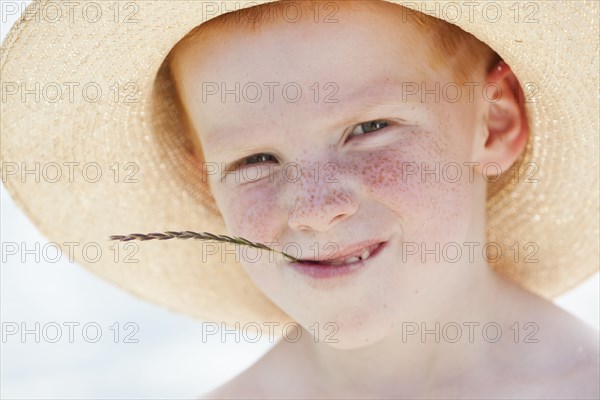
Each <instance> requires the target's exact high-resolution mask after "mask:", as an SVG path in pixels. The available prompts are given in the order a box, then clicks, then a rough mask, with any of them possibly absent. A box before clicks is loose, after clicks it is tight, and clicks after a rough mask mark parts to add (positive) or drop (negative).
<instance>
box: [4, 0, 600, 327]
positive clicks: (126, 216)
mask: <svg viewBox="0 0 600 400" xmlns="http://www.w3.org/2000/svg"><path fill="white" fill-rule="evenodd" d="M257 3H264V1H253V2H243V1H242V2H236V4H237V5H238V7H239V6H242V7H243V6H245V5H248V6H250V5H255V4H257ZM399 3H402V2H399ZM409 3H411V4H413V7H414V5H415V4H416V3H414V2H409ZM60 4H61V3H56V2H46V1H36V2H34V3H32V4H31V5H30V6H29V7H28V8H27V10H26V12H25V14H24V17H23V18H21V20H20V21H18V22H17V23H16V24H15V25H14V26H13V28H12V29H11V31H10V32H9V34H8V35H7V37H6V39H5V41H4V43H3V45H2V53H1V73H2V91H3V92H2V97H3V98H2V102H1V104H0V105H1V115H2V121H1V141H2V148H1V153H0V154H1V160H2V163H3V164H2V165H3V180H4V181H5V185H6V187H7V189H8V191H9V192H10V194H11V195H12V196H13V198H14V199H15V201H16V203H17V204H18V205H19V206H20V207H21V208H22V209H23V210H24V211H25V213H26V214H27V215H28V217H29V218H30V219H31V220H32V221H33V222H34V223H35V224H36V225H37V226H38V228H39V229H40V231H41V232H42V233H43V234H44V235H45V236H46V237H47V238H48V239H49V240H51V241H53V242H56V243H58V244H59V245H61V247H63V249H65V250H66V249H67V247H66V246H67V245H66V244H65V243H67V242H77V244H76V245H72V246H73V247H72V249H73V254H74V257H75V260H76V261H77V262H78V263H80V264H81V265H83V266H84V267H85V268H87V269H89V270H90V271H92V272H93V273H95V274H97V275H99V276H101V277H103V278H105V279H107V280H109V281H110V282H113V283H114V284H116V285H118V286H121V287H123V288H124V289H126V290H128V291H130V292H131V293H133V294H135V295H137V296H139V297H141V298H143V299H146V300H148V301H151V302H153V303H156V304H159V305H162V306H164V307H167V308H169V309H171V310H174V311H176V312H180V313H183V314H187V315H189V316H193V317H196V318H199V319H203V320H208V321H225V322H227V323H230V324H233V323H234V322H236V321H237V322H240V323H241V324H244V323H246V322H250V321H254V322H256V321H278V322H281V323H285V322H288V321H291V319H290V317H289V316H287V315H286V314H285V313H284V312H283V311H281V310H280V309H279V308H278V307H276V306H275V305H274V304H273V303H272V302H271V301H270V300H269V299H268V298H266V297H265V296H264V295H263V294H262V293H261V292H260V291H259V289H258V288H257V287H256V286H255V285H254V283H253V282H252V281H251V280H250V278H249V277H248V276H247V275H246V273H245V272H244V271H243V269H242V267H241V265H240V264H239V263H237V262H236V261H235V257H234V256H233V255H232V254H227V255H223V254H221V255H214V256H210V257H206V256H204V257H203V251H204V253H206V252H207V247H206V246H201V245H199V242H189V241H166V242H161V243H160V244H159V243H155V242H147V243H139V244H138V245H137V246H135V245H133V244H132V243H130V247H128V248H127V247H124V246H123V244H122V243H121V244H117V242H110V241H108V240H107V238H108V237H109V236H110V235H113V234H126V233H132V232H161V231H166V230H193V231H208V232H213V233H227V231H226V229H225V226H224V224H223V221H222V219H221V217H220V215H219V213H218V211H217V209H216V207H215V203H214V200H213V199H212V197H211V195H210V193H209V192H208V191H207V189H206V185H205V184H204V183H203V177H202V174H200V173H198V165H196V164H195V163H194V158H193V156H192V143H191V142H190V140H189V139H188V138H187V136H185V135H183V134H181V132H182V125H181V124H180V123H179V122H178V115H177V109H176V108H174V107H173V105H172V104H173V102H172V101H171V100H172V99H170V97H169V96H172V95H173V93H172V87H171V86H170V82H169V81H167V80H165V75H164V70H163V69H161V65H163V61H164V59H165V56H166V55H167V54H168V53H169V51H170V50H171V48H172V47H173V46H174V45H175V44H176V43H177V42H178V41H179V40H180V39H181V38H182V37H183V36H185V34H186V33H188V32H189V31H190V30H191V29H193V28H194V27H196V26H197V25H199V24H200V23H202V22H204V21H205V20H207V19H209V18H212V17H214V16H216V15H219V14H221V13H223V12H226V11H230V10H232V9H233V8H234V7H233V5H232V4H231V3H228V5H229V6H230V7H227V8H225V7H224V6H225V5H226V4H225V3H224V2H210V4H208V3H207V2H203V1H153V2H136V3H132V2H129V3H126V4H125V3H115V4H116V5H117V7H116V6H115V4H113V2H93V3H89V4H87V3H83V4H81V3H78V4H79V6H78V7H80V8H75V9H74V10H73V12H68V9H67V8H66V7H63V6H61V5H60ZM485 4H486V5H485V6H483V5H481V4H480V5H479V6H477V7H476V8H474V9H473V12H469V10H470V8H469V6H467V5H465V4H463V3H462V2H456V1H453V2H447V1H438V2H436V5H435V6H434V5H432V3H427V5H426V6H424V7H423V8H422V9H420V11H423V12H425V13H427V14H430V15H432V16H435V17H439V18H442V19H445V20H447V21H448V22H451V23H455V24H456V25H458V26H460V27H461V28H462V29H464V30H465V31H467V32H470V33H472V34H473V35H475V36H476V37H477V38H479V39H480V40H482V41H483V42H485V43H487V44H488V45H489V46H490V47H492V48H493V49H494V50H496V51H497V52H498V53H499V54H500V56H502V57H503V59H504V60H505V61H506V62H507V63H508V64H509V65H510V66H511V68H512V69H513V71H514V72H515V74H516V75H517V77H518V78H519V80H520V82H521V83H522V84H523V85H524V86H526V85H529V86H526V87H525V88H524V89H525V94H526V95H527V96H533V97H534V98H530V100H532V101H530V102H527V103H526V107H527V112H528V116H529V118H530V127H531V138H530V140H529V143H528V145H527V148H526V151H525V152H524V154H523V156H522V157H521V159H520V160H519V162H517V163H516V164H515V165H514V166H513V169H514V168H519V169H520V171H511V172H509V173H506V174H504V175H503V176H502V179H500V180H499V181H497V182H494V183H490V184H489V195H488V239H489V240H491V241H494V242H496V243H499V244H501V245H502V246H503V251H504V252H505V254H513V253H511V251H514V250H511V249H510V246H512V245H513V244H514V243H515V242H516V243H518V244H520V245H523V244H525V243H529V242H534V243H536V244H537V246H539V247H538V251H537V252H536V254H535V258H536V259H538V260H539V262H537V263H519V264H514V263H510V262H508V261H510V258H511V257H503V260H504V262H503V263H502V264H501V265H496V266H495V268H496V269H497V270H498V272H500V273H503V274H505V275H507V276H510V277H511V278H512V279H514V280H516V281H517V282H519V283H520V284H521V285H523V286H524V287H526V288H527V289H529V290H531V291H533V292H535V293H538V294H540V295H542V296H545V297H547V298H551V297H553V296H556V295H558V294H560V293H562V292H563V291H565V290H567V289H569V288H571V287H573V286H575V285H577V284H578V283H579V282H581V281H582V280H583V279H585V278H587V277H589V276H590V275H591V274H593V273H594V272H595V271H597V270H598V263H599V249H598V237H599V218H598V217H599V189H598V183H599V180H598V177H599V172H598V171H599V168H598V159H599V157H598V115H600V112H599V109H598V108H599V107H598V105H599V102H598V58H599V57H598V3H597V2H596V1H588V2H571V1H552V2H542V1H540V2H528V3H526V4H521V3H518V4H519V7H521V8H519V9H518V10H517V9H515V4H517V3H514V2H491V3H485ZM489 4H493V6H491V5H489ZM60 7H63V8H62V9H59V8H60ZM76 7H77V6H76ZM86 7H87V9H86V10H83V9H84V8H86ZM115 7H116V8H118V10H117V9H115ZM119 7H120V8H119ZM492 8H493V9H492ZM56 10H59V11H61V12H62V15H61V16H60V18H57V11H56ZM82 11H85V12H82ZM117 11H118V12H117ZM457 11H460V12H457ZM94 20H96V21H94ZM536 20H537V22H536ZM36 85H37V86H36ZM70 88H71V89H70ZM59 90H60V92H59ZM70 90H72V93H73V95H72V97H71V96H70V95H69V93H70ZM61 92H62V99H59V100H57V98H59V97H60V96H58V97H57V94H60V93H61ZM36 93H37V94H38V95H39V96H40V98H38V99H36ZM532 163H533V164H532ZM535 166H537V169H536V170H535V171H534V169H535ZM36 168H37V171H38V172H37V174H39V176H36V172H35V171H36ZM26 170H28V171H30V172H27V171H26ZM513 172H519V175H515V174H514V173H513ZM58 173H61V176H59V175H58ZM97 174H101V175H100V176H97ZM534 175H535V176H534ZM515 176H519V177H521V179H514V177H515ZM527 177H530V178H532V180H533V179H537V183H533V182H530V181H526V180H525V179H524V178H527ZM99 249H100V250H101V254H97V252H98V251H99ZM521 251H523V252H527V251H529V253H527V254H530V253H531V252H532V251H533V249H521ZM203 258H204V259H203ZM519 259H520V260H521V261H522V259H523V257H519ZM135 260H137V261H138V262H137V263H136V262H133V261H135ZM507 260H508V261H507Z"/></svg>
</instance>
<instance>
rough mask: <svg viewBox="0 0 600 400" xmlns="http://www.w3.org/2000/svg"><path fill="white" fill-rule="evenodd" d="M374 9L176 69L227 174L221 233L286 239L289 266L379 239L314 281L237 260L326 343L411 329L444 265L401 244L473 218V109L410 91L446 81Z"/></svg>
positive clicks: (249, 37)
mask: <svg viewBox="0 0 600 400" xmlns="http://www.w3.org/2000/svg"><path fill="white" fill-rule="evenodd" d="M386 7H387V6H382V9H381V10H379V11H373V12H370V13H356V12H353V13H348V12H344V11H343V10H341V12H340V13H339V14H338V15H337V16H336V17H337V18H338V20H339V22H338V23H335V24H323V23H320V24H318V23H314V21H311V20H309V21H305V22H300V23H283V24H279V25H275V24H274V25H272V26H266V27H265V28H264V29H262V30H261V31H260V32H259V33H252V34H250V33H238V32H228V33H226V35H227V37H228V40H227V41H220V42H219V43H198V44H195V45H194V46H193V47H191V48H190V51H186V52H185V53H184V55H183V56H182V57H181V62H180V63H179V64H178V65H179V67H178V68H179V70H178V73H179V74H180V79H181V82H183V84H182V87H183V89H182V92H183V94H182V96H183V100H184V102H185V104H186V108H187V110H188V112H189V113H190V117H191V119H192V121H193V124H194V126H195V128H196V130H197V132H199V135H200V142H201V145H202V149H203V153H204V156H205V161H206V162H214V163H216V164H217V165H222V163H225V164H226V165H227V167H228V168H230V169H232V171H231V172H229V173H227V175H226V177H225V179H224V180H221V179H220V178H221V175H219V174H215V175H211V176H209V177H208V179H209V182H210V186H211V190H212V192H213V194H214V197H215V200H216V202H217V205H218V207H219V209H220V210H221V213H222V215H223V218H224V220H225V223H226V225H227V227H228V229H229V231H230V234H232V235H236V236H241V237H244V238H247V239H249V240H252V241H258V242H264V243H273V242H275V243H276V246H275V247H276V248H278V249H279V250H282V249H283V248H284V245H286V244H287V246H286V247H285V249H286V251H287V252H288V253H290V254H292V255H297V256H298V257H299V258H319V257H323V256H327V255H329V254H331V252H332V250H334V249H338V250H339V251H343V250H344V249H345V248H347V247H348V246H351V245H354V244H357V243H359V242H363V241H367V240H377V241H387V245H386V246H385V248H384V249H383V251H381V253H380V254H378V255H377V257H376V258H373V259H372V260H371V261H370V263H369V265H368V267H367V268H364V269H362V270H360V271H358V272H356V273H353V274H350V275H346V276H343V277H337V278H332V279H325V280H316V279H314V278H311V277H309V276H306V275H303V274H300V273H298V272H297V271H296V270H295V269H293V268H291V267H290V266H289V265H288V264H287V262H286V261H285V260H283V259H281V258H279V257H275V258H274V259H271V258H270V257H269V255H268V254H267V253H263V255H262V257H260V259H259V260H258V261H257V262H250V261H249V260H248V259H247V258H246V257H242V263H243V265H244V268H245V269H246V271H247V273H248V274H249V275H250V277H251V278H252V279H253V281H254V282H255V283H256V284H257V285H258V287H259V288H261V290H262V291H263V292H264V293H265V294H266V295H267V296H268V297H269V298H271V300H272V301H273V302H274V303H275V304H277V305H278V306H279V307H281V308H282V309H283V310H284V311H285V312H287V313H288V314H289V315H290V316H291V317H293V318H295V319H296V320H297V321H298V322H299V323H301V324H302V325H303V326H305V327H307V328H308V327H311V326H314V324H315V322H316V323H318V327H319V329H321V330H323V329H324V326H325V324H326V323H328V322H333V323H334V324H335V326H337V329H339V330H338V331H337V332H336V334H335V338H336V339H338V340H340V342H338V344H337V346H338V347H357V346H360V345H364V344H367V343H370V342H373V341H377V340H379V339H381V338H382V337H384V336H385V335H386V334H387V333H389V331H390V329H391V328H393V327H394V326H395V325H397V324H399V323H400V322H399V321H402V320H404V321H405V320H407V319H410V318H411V317H413V318H415V320H418V318H419V317H418V316H420V315H421V316H422V315H423V314H422V313H427V312H428V310H430V309H431V307H435V305H436V303H435V298H436V296H438V297H439V299H440V300H439V301H440V302H441V301H442V300H441V299H443V298H444V296H440V295H439V293H440V292H443V291H444V290H446V291H449V290H452V289H451V288H446V287H444V285H441V284H440V283H438V282H443V281H444V279H446V277H450V276H451V275H452V272H453V269H452V268H451V266H447V265H444V264H442V263H438V264H436V263H434V262H432V258H430V259H429V260H428V261H429V262H428V263H422V262H421V259H420V257H419V256H411V257H407V256H406V255H404V253H403V252H405V250H406V248H407V247H406V246H407V243H416V244H422V243H425V244H426V245H427V246H428V248H433V247H434V246H435V243H436V242H439V243H441V244H442V246H443V244H445V243H448V242H457V243H462V242H463V241H464V240H465V237H467V236H468V234H469V232H468V230H469V223H470V220H471V218H472V215H471V211H470V210H471V207H472V201H473V199H474V195H473V192H472V190H471V187H470V186H471V184H470V183H469V179H468V176H469V171H468V170H467V169H466V167H465V166H464V162H468V161H471V158H470V157H471V152H472V146H473V144H472V141H473V134H474V132H475V131H476V130H477V129H481V126H479V125H478V124H479V122H478V121H479V120H482V119H483V118H482V115H481V108H482V107H481V104H480V101H479V100H477V99H476V100H475V102H469V101H468V100H469V99H468V96H462V97H461V99H460V100H459V101H457V102H454V103H451V102H447V101H444V98H443V97H441V98H440V100H439V101H437V102H436V101H435V95H429V96H428V97H427V102H425V103H422V102H421V101H420V100H421V97H420V94H419V95H411V96H408V95H406V91H407V89H408V88H409V86H407V85H412V82H414V83H415V84H416V85H418V86H420V85H421V84H422V85H425V87H426V88H428V89H431V88H434V87H435V85H436V82H439V83H440V87H443V86H444V84H446V83H448V82H452V81H453V77H452V74H451V71H447V70H439V71H433V70H431V68H429V67H428V65H429V64H428V58H429V53H428V51H427V50H426V49H425V46H423V45H415V44H414V43H419V41H415V40H414V38H415V37H418V36H415V35H422V34H421V33H420V32H418V31H416V30H415V29H414V28H413V27H411V26H409V25H406V24H404V25H402V24H398V23H397V20H396V19H392V18H390V17H389V12H390V10H387V9H386ZM405 38H412V41H408V40H406V39H405ZM423 40H426V39H423ZM481 78H483V71H482V77H481ZM236 85H237V86H236ZM411 87H412V88H413V89H414V86H411ZM257 88H260V90H261V92H259V91H258V89H257ZM224 89H226V90H227V91H224ZM236 96H237V98H236ZM436 168H437V171H438V172H437V173H436V172H435V171H436ZM457 168H460V171H459V170H458V169H457ZM425 169H427V170H428V171H432V172H431V173H429V174H423V172H424V170H425ZM443 171H444V172H443ZM457 173H460V174H462V178H461V179H459V180H458V181H457V182H450V180H454V179H453V178H454V176H455V175H456V174H457ZM444 176H446V177H450V179H444ZM436 180H437V181H436ZM290 243H291V245H290ZM298 249H300V250H301V253H298V252H297V251H298ZM250 253H251V255H252V256H253V255H254V252H253V251H252V252H248V253H246V254H250ZM243 254H245V253H244V252H242V255H243ZM427 295H429V296H430V297H429V298H428V300H427V302H426V304H424V303H425V302H423V300H422V299H423V296H427ZM313 329H314V328H313ZM327 329H329V331H328V330H327ZM327 329H325V330H323V331H322V332H323V333H324V334H327V333H328V332H329V333H331V331H332V330H333V329H334V328H332V325H329V326H328V328H327ZM334 345H336V344H334Z"/></svg>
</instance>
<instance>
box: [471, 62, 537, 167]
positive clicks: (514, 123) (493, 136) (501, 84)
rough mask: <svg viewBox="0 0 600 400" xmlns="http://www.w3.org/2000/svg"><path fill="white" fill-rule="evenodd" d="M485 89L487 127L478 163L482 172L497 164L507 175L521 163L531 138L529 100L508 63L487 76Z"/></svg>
mask: <svg viewBox="0 0 600 400" xmlns="http://www.w3.org/2000/svg"><path fill="white" fill-rule="evenodd" d="M485 87H486V88H487V90H486V91H485V93H486V95H487V99H486V102H485V109H484V111H485V126H483V129H484V132H483V135H481V136H482V137H479V138H477V140H476V141H475V148H474V152H475V154H474V158H475V160H474V161H476V162H479V163H480V164H479V165H480V166H481V167H482V168H483V167H485V165H486V164H489V163H496V164H498V165H499V166H500V168H501V171H502V172H503V173H504V172H506V171H507V170H508V169H509V168H510V166H511V165H512V164H513V163H514V162H515V161H516V160H517V158H518V157H519V155H520V154H521V152H522V151H523V149H524V148H525V145H526V143H527V138H528V136H529V127H528V124H527V115H526V112H525V103H524V99H525V96H524V94H523V90H522V89H521V85H520V84H519V82H518V80H517V77H516V76H515V75H514V73H513V72H512V70H511V69H510V67H509V66H508V65H507V64H506V63H505V62H504V61H500V62H499V63H498V64H497V65H496V66H494V68H493V69H492V70H491V71H490V72H489V73H488V74H487V76H486V86H485ZM484 170H486V171H494V170H495V169H494V168H484Z"/></svg>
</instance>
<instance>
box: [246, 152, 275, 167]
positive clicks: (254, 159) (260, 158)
mask: <svg viewBox="0 0 600 400" xmlns="http://www.w3.org/2000/svg"><path fill="white" fill-rule="evenodd" d="M263 162H277V159H276V158H275V157H274V156H272V155H271V154H267V153H258V154H253V155H251V156H249V157H246V158H244V159H242V160H241V161H240V163H239V166H240V167H243V166H244V165H248V164H257V163H263Z"/></svg>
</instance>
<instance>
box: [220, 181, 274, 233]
mask: <svg viewBox="0 0 600 400" xmlns="http://www.w3.org/2000/svg"><path fill="white" fill-rule="evenodd" d="M250 185H252V184H250ZM222 198H223V200H224V201H225V206H224V207H223V208H221V210H222V212H223V215H224V218H225V223H226V225H227V229H228V231H229V233H230V234H231V235H235V236H241V237H243V238H246V239H249V240H251V241H255V242H271V241H273V240H276V239H275V238H276V237H277V232H278V228H277V226H278V225H277V221H276V218H277V216H278V215H281V212H280V210H278V207H279V206H278V204H277V201H276V199H277V196H276V195H275V193H273V191H272V188H270V187H269V186H268V185H266V186H263V185H256V186H255V187H247V188H246V189H244V190H241V191H240V190H236V191H230V192H228V194H224V195H223V196H222Z"/></svg>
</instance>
